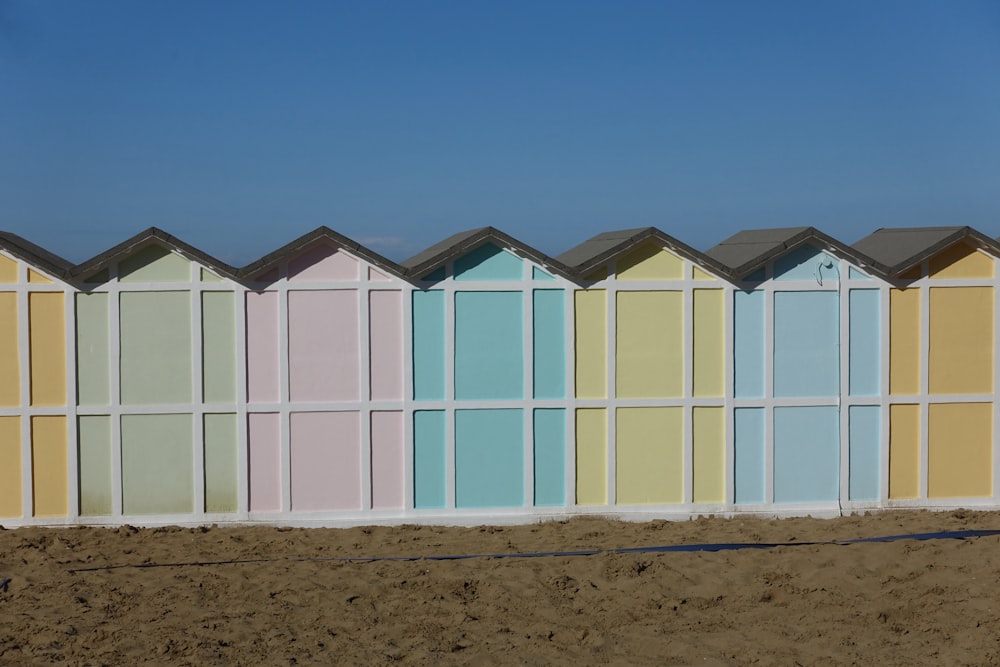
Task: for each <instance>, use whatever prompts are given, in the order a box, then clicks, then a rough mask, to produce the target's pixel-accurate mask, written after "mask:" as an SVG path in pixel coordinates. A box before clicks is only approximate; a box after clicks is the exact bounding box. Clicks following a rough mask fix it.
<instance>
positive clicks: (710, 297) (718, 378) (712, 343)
mask: <svg viewBox="0 0 1000 667" xmlns="http://www.w3.org/2000/svg"><path fill="white" fill-rule="evenodd" d="M725 311H726V293H725V292H723V291H722V290H718V289H696V290H694V340H693V341H692V343H693V347H694V378H693V383H694V384H693V391H694V395H695V396H699V397H702V396H723V395H724V394H725V386H726V328H725V327H726V312H725Z"/></svg>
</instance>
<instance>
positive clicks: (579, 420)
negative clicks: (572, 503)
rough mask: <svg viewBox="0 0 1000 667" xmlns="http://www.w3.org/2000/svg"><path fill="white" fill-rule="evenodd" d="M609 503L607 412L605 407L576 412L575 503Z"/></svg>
mask: <svg viewBox="0 0 1000 667" xmlns="http://www.w3.org/2000/svg"><path fill="white" fill-rule="evenodd" d="M607 502H608V414H607V410H605V409H603V408H584V409H580V410H577V411H576V503H577V505H604V504H607Z"/></svg>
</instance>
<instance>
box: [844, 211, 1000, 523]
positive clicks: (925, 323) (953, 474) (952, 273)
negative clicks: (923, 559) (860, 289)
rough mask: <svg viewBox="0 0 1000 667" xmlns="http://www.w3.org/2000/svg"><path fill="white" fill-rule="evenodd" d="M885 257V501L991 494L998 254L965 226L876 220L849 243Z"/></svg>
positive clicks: (953, 500)
mask: <svg viewBox="0 0 1000 667" xmlns="http://www.w3.org/2000/svg"><path fill="white" fill-rule="evenodd" d="M854 248H856V249H857V250H859V251H861V252H864V253H865V254H868V255H870V256H872V257H874V258H876V259H877V260H878V261H880V262H882V263H883V264H885V265H886V266H887V273H888V275H889V276H890V277H891V283H892V288H891V290H890V294H889V300H888V307H887V308H885V309H884V312H888V313H889V332H888V336H887V338H888V346H889V348H890V358H889V364H888V365H889V372H888V383H887V384H888V386H887V387H884V388H883V391H885V392H886V394H887V396H886V401H887V415H886V414H885V413H883V418H887V419H888V422H889V429H888V435H889V437H888V445H889V450H888V467H887V470H886V471H885V473H884V477H885V481H886V482H887V487H888V488H887V491H888V493H887V496H886V498H887V502H888V504H889V505H890V506H907V505H915V506H934V505H943V506H954V505H983V504H995V503H996V497H997V496H996V493H997V481H998V477H997V475H998V468H997V464H998V457H997V454H996V445H995V441H996V433H997V432H998V421H997V420H998V412H997V409H998V404H997V401H996V388H997V369H998V367H997V350H996V346H997V336H996V332H997V323H996V317H997V313H998V310H997V307H996V299H997V295H998V290H997V287H998V285H997V280H998V273H997V267H996V264H997V257H998V256H1000V244H998V243H997V242H996V241H994V240H993V239H990V238H989V237H987V236H985V235H984V234H981V233H979V232H977V231H976V230H974V229H971V228H969V227H921V228H894V229H879V230H878V231H876V232H875V233H873V234H871V235H870V236H867V237H866V238H864V239H862V240H861V241H859V242H858V243H856V244H855V245H854Z"/></svg>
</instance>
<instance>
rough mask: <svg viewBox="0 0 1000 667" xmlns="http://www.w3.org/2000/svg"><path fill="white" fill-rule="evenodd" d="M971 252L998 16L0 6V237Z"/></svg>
mask: <svg viewBox="0 0 1000 667" xmlns="http://www.w3.org/2000/svg"><path fill="white" fill-rule="evenodd" d="M966 224H967V225H971V226H973V227H976V228H978V229H979V230H981V231H983V232H985V233H987V234H989V235H990V236H996V235H998V234H1000V2H998V1H996V0H994V1H992V2H974V1H964V0H940V1H938V2H926V1H920V0H900V1H891V0H877V1H868V0H836V1H829V2H823V1H820V0H810V1H807V2H802V1H798V0H796V1H790V2H779V1H771V0H754V1H752V2H748V1H746V0H733V1H725V0H688V1H684V2H679V1H678V2H673V1H668V0H662V1H657V2H642V1H638V0H630V1H625V2H612V1H611V0H607V1H604V2H587V1H585V0H567V1H555V0H550V1H545V0H531V1H523V2H522V1H510V0H502V1H501V0H495V1H492V2H481V1H476V0H456V1H454V2H452V1H448V0H434V1H428V2H418V1H410V0H406V1H404V0H397V1H392V2H384V1H379V0H354V1H352V2H333V1H324V2H307V1H303V0H298V1H295V2H278V1H277V0H275V1H273V2H255V1H246V0H239V1H237V0H232V1H216V2H213V1H211V0H169V1H168V0H144V1H141V2H133V1H131V0H121V1H118V0H115V1H111V0H91V1H88V2H80V1H77V0H0V228H2V229H6V230H9V231H13V232H15V233H18V234H21V235H22V236H25V237H27V238H28V239H30V240H32V241H35V242H36V243H39V244H41V245H43V246H45V247H46V248H48V249H49V250H52V251H53V252H56V253H58V254H61V255H63V256H65V257H66V258H67V259H70V260H72V261H82V260H84V259H87V258H89V257H91V256H92V255H94V254H96V253H98V252H100V251H102V250H105V249H107V248H108V247H110V246H112V245H114V244H116V243H118V242H120V241H122V240H124V239H125V238H127V237H129V236H131V235H133V234H135V233H137V232H139V231H140V230H142V229H144V228H146V227H149V226H157V227H161V228H163V229H165V230H166V231H168V232H170V233H172V234H174V235H176V236H178V237H180V238H181V239H183V240H185V241H187V242H189V243H192V244H193V245H195V246H198V247H199V248H201V249H202V250H204V251H206V252H208V253H210V254H213V255H216V256H218V257H219V258H221V259H223V260H226V261H229V262H231V263H234V264H237V265H242V264H244V263H247V262H249V261H251V260H253V259H256V258H257V257H259V256H261V255H263V254H265V253H267V252H270V251H271V250H274V249H276V248H277V247H279V246H281V245H283V244H284V243H287V242H288V241H290V240H292V239H293V238H295V237H296V236H298V235H300V234H303V233H305V232H307V231H309V230H311V229H313V228H315V227H316V226H318V225H328V226H330V227H332V228H333V229H335V230H337V231H339V232H341V233H342V234H346V235H347V236H350V237H351V238H354V239H355V240H358V241H360V242H362V243H364V244H366V245H368V246H369V247H371V248H372V249H374V250H376V251H379V252H381V253H383V254H385V255H387V256H388V257H390V258H391V259H396V260H401V259H404V258H406V257H408V256H410V255H412V254H415V253H416V252H418V251H419V250H421V249H422V248H424V247H426V246H428V245H431V244H433V243H435V242H437V241H439V240H441V239H442V238H444V237H446V236H448V235H450V234H453V233H455V232H458V231H462V230H465V229H469V228H472V227H480V226H484V225H493V226H495V227H498V228H499V229H502V230H503V231H505V232H507V233H508V234H511V235H512V236H515V237H517V238H519V239H520V240H522V241H524V242H525V243H528V244H530V245H533V246H535V247H537V248H539V249H540V250H542V251H544V252H547V253H549V254H558V253H560V252H562V251H564V250H566V249H568V248H569V247H571V246H573V245H575V244H576V243H578V242H580V241H582V240H584V239H586V238H588V237H590V236H592V235H593V234H596V233H599V232H601V231H606V230H611V229H621V228H628V227H644V226H649V225H654V226H657V227H659V228H660V229H662V230H663V231H665V232H667V233H668V234H672V235H673V236H676V237H677V238H679V239H681V240H682V241H685V242H686V243H689V244H690V245H693V246H695V247H696V248H699V249H702V250H704V249H707V248H709V247H711V246H712V245H715V244H716V243H718V242H719V241H721V240H722V239H724V238H726V237H727V236H729V235H730V234H733V233H735V232H736V231H739V230H741V229H750V228H757V227H780V226H797V225H814V226H816V227H818V228H820V229H822V230H823V231H825V232H827V233H829V234H832V235H833V236H835V237H837V238H839V239H840V240H842V241H844V242H846V243H854V242H855V241H857V240H858V239H859V238H861V237H862V236H865V235H866V234H868V233H869V232H871V231H873V230H875V229H876V228H878V227H888V226H921V225H966Z"/></svg>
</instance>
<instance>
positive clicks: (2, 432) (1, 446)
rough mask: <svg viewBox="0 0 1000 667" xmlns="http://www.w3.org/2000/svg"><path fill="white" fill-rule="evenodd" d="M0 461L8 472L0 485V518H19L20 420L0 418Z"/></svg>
mask: <svg viewBox="0 0 1000 667" xmlns="http://www.w3.org/2000/svg"><path fill="white" fill-rule="evenodd" d="M0 461H3V465H4V468H5V469H6V470H7V471H8V474H7V475H6V479H5V480H4V483H3V484H0V517H19V516H21V514H22V512H23V511H24V510H23V503H22V501H21V418H20V417H0Z"/></svg>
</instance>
